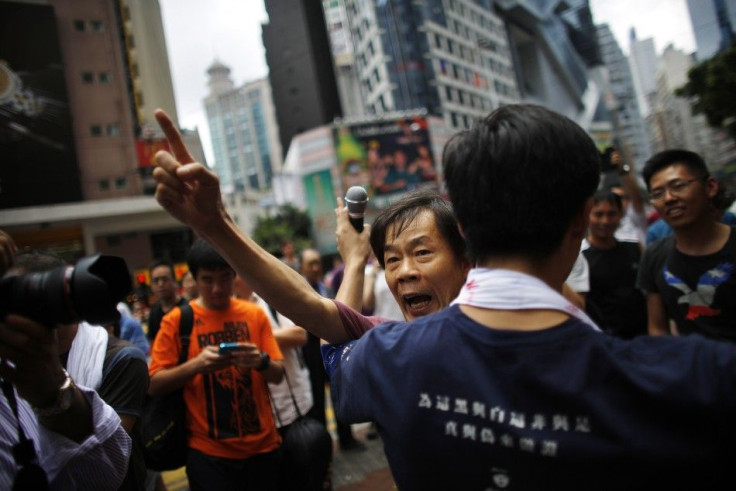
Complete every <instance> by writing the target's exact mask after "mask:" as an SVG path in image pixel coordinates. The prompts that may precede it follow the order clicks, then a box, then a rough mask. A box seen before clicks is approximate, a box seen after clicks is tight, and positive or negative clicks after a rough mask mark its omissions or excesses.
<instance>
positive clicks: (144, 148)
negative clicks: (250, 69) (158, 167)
mask: <svg viewBox="0 0 736 491" xmlns="http://www.w3.org/2000/svg"><path fill="white" fill-rule="evenodd" d="M159 150H166V151H167V152H170V151H171V147H169V142H168V141H166V139H165V138H161V139H150V140H149V139H146V140H136V142H135V152H136V155H138V167H151V166H153V164H154V163H155V162H154V157H155V156H156V152H158V151H159Z"/></svg>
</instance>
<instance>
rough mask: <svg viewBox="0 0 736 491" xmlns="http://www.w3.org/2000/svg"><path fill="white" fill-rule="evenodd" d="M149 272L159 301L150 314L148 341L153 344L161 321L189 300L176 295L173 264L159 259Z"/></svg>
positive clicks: (152, 287) (152, 264) (152, 286)
mask: <svg viewBox="0 0 736 491" xmlns="http://www.w3.org/2000/svg"><path fill="white" fill-rule="evenodd" d="M148 270H149V271H150V272H151V289H152V290H153V293H154V294H155V295H156V298H157V299H158V301H157V302H156V304H155V305H154V306H153V307H151V311H150V312H149V313H148V339H150V340H151V342H153V340H154V339H156V333H158V329H159V327H160V326H161V319H163V317H164V316H165V315H166V314H168V313H169V311H170V310H171V309H173V308H174V307H179V306H181V305H183V304H185V303H187V300H186V299H185V298H182V297H180V296H179V295H177V294H176V279H175V278H174V265H173V264H171V263H170V262H168V261H165V260H161V259H157V260H155V261H154V262H153V263H151V266H150V267H149V268H148Z"/></svg>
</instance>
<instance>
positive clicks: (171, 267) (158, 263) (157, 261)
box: [148, 259, 176, 279]
mask: <svg viewBox="0 0 736 491" xmlns="http://www.w3.org/2000/svg"><path fill="white" fill-rule="evenodd" d="M161 266H165V267H167V268H169V271H171V277H172V278H174V279H176V278H175V274H176V273H175V272H174V263H172V262H171V261H169V260H168V259H154V260H153V262H151V264H150V265H149V266H148V271H150V272H151V273H153V270H154V268H158V267H161Z"/></svg>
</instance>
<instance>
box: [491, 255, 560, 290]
mask: <svg viewBox="0 0 736 491" xmlns="http://www.w3.org/2000/svg"><path fill="white" fill-rule="evenodd" d="M478 267H481V268H491V269H508V270H509V271H516V272H518V273H524V274H528V275H529V276H534V277H536V278H539V279H540V280H542V281H544V282H545V283H546V284H547V285H548V286H549V287H550V288H552V289H553V290H554V291H556V292H562V284H563V283H564V282H565V279H566V278H567V275H565V274H564V273H561V272H560V271H559V268H558V267H557V265H555V264H554V262H553V261H551V260H550V259H549V258H547V259H540V260H532V259H529V258H527V257H520V256H507V257H494V258H491V259H487V260H485V261H482V262H479V263H478Z"/></svg>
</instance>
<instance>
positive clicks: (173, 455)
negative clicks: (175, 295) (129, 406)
mask: <svg viewBox="0 0 736 491" xmlns="http://www.w3.org/2000/svg"><path fill="white" fill-rule="evenodd" d="M179 309H181V319H180V321H179V336H180V338H181V353H180V354H179V365H181V364H182V363H184V362H185V361H187V353H188V352H189V337H190V335H191V334H192V326H193V325H194V312H193V311H192V307H191V306H190V305H189V304H185V305H181V306H179ZM141 435H142V441H143V456H144V458H145V460H146V467H148V468H149V469H152V470H155V471H168V470H172V469H178V468H180V467H183V466H184V465H186V463H187V453H188V452H189V445H188V444H187V429H186V406H185V405H184V389H183V388H181V389H177V390H175V391H173V392H171V393H169V394H165V395H162V396H156V397H148V398H146V404H145V405H144V407H143V414H142V416H141Z"/></svg>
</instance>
